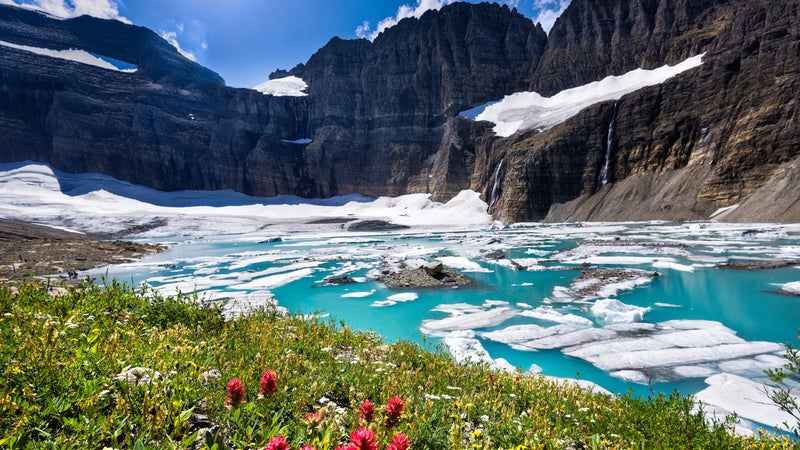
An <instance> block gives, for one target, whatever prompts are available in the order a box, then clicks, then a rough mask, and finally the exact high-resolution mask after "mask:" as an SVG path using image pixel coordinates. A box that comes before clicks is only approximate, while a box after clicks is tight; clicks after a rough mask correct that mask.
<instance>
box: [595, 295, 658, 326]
mask: <svg viewBox="0 0 800 450" xmlns="http://www.w3.org/2000/svg"><path fill="white" fill-rule="evenodd" d="M591 311H592V314H594V315H595V317H597V318H598V319H600V321H602V322H603V323H630V322H641V321H642V319H643V318H644V314H645V313H646V312H649V311H650V308H649V307H640V306H633V305H626V304H625V303H622V302H621V301H619V300H615V299H610V298H607V299H604V300H598V301H596V302H595V303H594V305H592V308H591Z"/></svg>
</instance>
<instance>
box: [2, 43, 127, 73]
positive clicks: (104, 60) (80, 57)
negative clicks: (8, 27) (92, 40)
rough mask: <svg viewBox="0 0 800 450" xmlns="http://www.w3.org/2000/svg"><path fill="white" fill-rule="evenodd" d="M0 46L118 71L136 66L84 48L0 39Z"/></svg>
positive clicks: (124, 70)
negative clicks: (58, 47)
mask: <svg viewBox="0 0 800 450" xmlns="http://www.w3.org/2000/svg"><path fill="white" fill-rule="evenodd" d="M0 46H4V47H9V48H14V49H17V50H25V51H27V52H31V53H36V54H37V55H43V56H49V57H51V58H58V59H65V60H67V61H75V62H79V63H81V64H88V65H90V66H95V67H100V68H102V69H107V70H116V71H119V72H129V73H132V72H136V66H135V65H133V64H129V63H125V62H123V61H118V60H115V59H113V58H109V57H105V56H99V55H94V54H92V53H89V52H87V51H85V50H78V49H69V50H52V49H49V48H41V47H31V46H29V45H18V44H13V43H11V42H6V41H0Z"/></svg>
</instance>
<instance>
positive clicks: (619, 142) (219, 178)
mask: <svg viewBox="0 0 800 450" xmlns="http://www.w3.org/2000/svg"><path fill="white" fill-rule="evenodd" d="M798 9H800V7H799V6H798V2H797V0H776V1H771V2H769V3H768V4H766V3H764V2H757V1H752V0H727V1H711V0H701V1H688V0H637V1H633V2H631V1H626V0H614V1H608V2H595V1H591V0H573V1H572V4H571V5H570V7H569V8H568V9H567V10H566V12H565V13H564V15H563V16H562V17H561V18H559V20H558V21H557V22H556V24H555V26H554V27H553V29H552V31H551V32H550V35H549V38H548V37H547V36H546V35H545V34H544V32H543V31H542V29H541V27H538V26H535V25H534V24H533V23H531V21H530V20H528V19H526V18H524V17H522V16H521V15H519V14H517V13H516V12H515V11H512V10H509V9H508V8H507V7H500V6H498V5H490V4H479V5H471V4H466V3H455V4H452V5H450V6H447V7H445V8H442V9H441V10H440V11H438V12H436V11H431V12H428V13H426V14H425V15H423V16H422V17H421V18H420V19H407V20H403V21H401V22H400V23H399V24H398V25H397V26H395V27H393V28H391V29H389V30H387V31H386V32H384V33H383V34H382V35H381V36H379V37H378V38H377V39H375V41H374V42H369V41H366V40H342V39H338V38H334V39H332V40H331V41H330V42H329V43H328V44H327V45H326V46H324V47H323V48H321V49H320V50H319V51H318V52H317V53H316V54H314V55H313V56H312V57H311V58H310V60H309V61H308V62H307V63H306V64H303V65H299V66H298V67H296V68H295V69H292V71H290V72H287V73H290V74H292V75H296V76H299V77H301V78H303V79H304V80H305V81H306V82H307V83H308V85H309V88H308V94H309V95H308V96H307V97H273V96H265V95H262V94H261V93H259V92H256V91H252V90H248V89H232V88H227V87H225V86H224V83H223V81H222V80H221V79H220V78H219V76H218V75H216V74H214V73H213V72H211V71H209V70H208V69H205V68H203V67H201V66H199V65H197V64H194V63H192V62H190V61H187V60H185V59H184V58H182V57H181V56H180V55H179V54H178V53H177V52H176V51H175V50H174V49H173V48H172V47H170V46H169V45H168V44H167V43H165V42H164V41H163V40H161V39H160V38H159V37H158V36H156V35H155V34H153V33H152V32H150V31H149V30H146V29H143V28H140V27H133V26H129V25H125V24H122V23H119V22H113V21H102V20H98V19H92V18H89V17H81V18H77V19H71V20H63V21H61V20H53V19H49V18H47V17H44V16H42V15H40V14H37V13H33V12H30V11H25V10H21V9H19V8H14V7H8V6H3V5H0V40H3V41H7V42H13V43H15V44H20V45H31V46H38V47H46V48H57V49H66V48H71V47H76V48H82V49H85V50H88V51H91V52H95V53H98V54H102V55H105V56H109V57H112V58H115V59H119V60H123V61H126V62H129V63H133V64H136V65H137V66H138V69H139V70H138V71H137V72H135V73H132V74H131V73H121V72H116V71H110V70H104V69H100V68H95V67H91V66H86V65H83V64H79V63H73V62H64V61H61V60H58V63H57V64H54V61H53V59H52V58H49V57H46V56H40V55H36V54H33V53H30V52H26V51H24V50H17V49H13V48H9V47H4V46H0V159H2V160H5V161H12V160H22V159H35V160H39V161H44V162H48V163H51V164H53V165H54V166H56V167H58V168H60V169H63V170H68V171H97V172H104V173H108V174H110V175H113V176H115V177H118V178H121V179H125V180H129V181H132V182H136V183H141V184H145V185H149V186H152V187H156V188H159V189H168V190H175V189H221V188H232V189H236V190H238V191H241V192H245V193H248V194H255V195H263V196H271V195H277V194H296V195H301V196H306V197H327V196H333V195H340V194H349V193H353V192H360V193H362V194H366V195H375V196H377V195H400V194H405V193H410V192H429V193H431V194H433V196H434V198H435V199H437V200H447V199H449V198H450V197H452V196H453V195H455V194H456V193H457V192H458V191H460V190H462V189H467V188H471V189H474V190H477V191H479V192H481V193H482V194H483V196H484V199H485V200H486V202H487V203H489V204H490V210H491V212H492V213H493V214H494V215H495V217H497V218H498V219H500V220H503V221H507V222H511V221H529V220H543V219H544V220H548V221H560V220H634V219H702V218H707V217H708V216H709V215H710V214H711V213H713V212H714V211H715V210H716V209H718V208H720V207H726V206H732V205H736V204H739V205H740V206H739V207H738V209H736V210H734V211H733V212H730V214H729V215H728V216H727V217H726V219H731V220H781V221H797V220H800V204H798V202H800V200H798V199H800V186H798V183H795V182H794V181H796V180H795V178H796V174H797V168H798V165H800V131H799V130H800V126H798V111H799V110H800V105H798V99H797V98H798V95H797V93H798V92H800V30H798V28H799V27H800V26H799V25H798V24H799V23H800V20H798V19H800V17H798V15H799V14H798ZM702 52H705V57H704V63H703V65H702V66H701V67H699V68H697V69H693V70H691V71H689V72H686V73H684V74H681V75H680V76H677V77H675V78H673V79H671V80H669V81H668V82H666V83H663V84H661V85H658V86H653V87H650V88H645V89H641V90H639V91H636V92H634V93H632V94H628V95H626V96H624V97H622V98H621V99H620V100H619V101H617V102H613V101H612V102H606V103H603V104H597V105H594V106H591V107H589V108H586V109H585V110H583V111H582V112H581V113H579V114H578V115H577V116H574V117H573V118H571V119H569V120H567V121H566V122H564V123H562V124H560V125H557V126H555V127H554V128H552V129H550V130H547V131H544V132H536V131H528V132H521V133H517V134H515V135H512V136H510V137H508V138H499V137H497V136H495V135H494V133H493V132H492V131H491V125H490V124H488V123H486V122H473V121H470V120H467V119H464V118H461V117H458V116H457V114H458V112H459V111H463V110H465V109H468V108H470V107H472V106H475V105H478V104H481V103H484V102H486V101H489V100H496V99H499V98H501V97H502V96H503V95H505V94H510V93H513V92H515V91H521V90H527V89H533V90H536V91H538V92H541V93H543V94H547V95H550V94H553V93H556V92H558V91H560V90H562V89H564V88H569V87H573V86H576V85H580V84H584V83H586V82H589V81H594V80H598V79H601V78H603V77H605V76H607V75H611V74H614V75H619V74H622V73H624V72H627V71H629V70H632V69H635V68H639V67H643V68H655V67H659V66H662V65H664V64H666V63H668V64H674V63H676V62H679V61H682V60H684V59H685V58H687V57H690V56H694V55H696V54H699V53H702ZM612 117H613V118H614V120H613V127H610V124H611V123H612ZM609 128H611V136H612V139H611V140H610V149H609V144H608V143H609V139H608V137H609ZM300 138H311V139H312V140H313V141H312V142H311V143H310V144H307V145H305V144H303V145H300V144H295V143H290V142H287V141H292V140H297V139H300ZM607 154H608V156H609V164H608V171H607V176H605V179H604V177H603V175H602V174H601V172H602V171H603V166H604V165H605V161H606V155H607Z"/></svg>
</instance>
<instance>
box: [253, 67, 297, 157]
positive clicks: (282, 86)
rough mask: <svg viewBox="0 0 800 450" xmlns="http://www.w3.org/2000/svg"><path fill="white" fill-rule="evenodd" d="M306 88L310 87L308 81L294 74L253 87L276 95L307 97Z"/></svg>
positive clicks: (264, 92)
mask: <svg viewBox="0 0 800 450" xmlns="http://www.w3.org/2000/svg"><path fill="white" fill-rule="evenodd" d="M306 88H308V85H307V84H306V82H305V81H303V79H302V78H300V77H296V76H294V75H291V76H288V77H284V78H275V79H272V80H267V81H265V82H263V83H261V84H259V85H258V86H255V87H253V89H255V90H256V91H259V92H261V93H263V94H266V95H274V96H276V97H305V96H306V95H308V94H307V93H306V92H303V91H305V90H306ZM292 143H296V144H299V143H301V142H297V141H295V142H292Z"/></svg>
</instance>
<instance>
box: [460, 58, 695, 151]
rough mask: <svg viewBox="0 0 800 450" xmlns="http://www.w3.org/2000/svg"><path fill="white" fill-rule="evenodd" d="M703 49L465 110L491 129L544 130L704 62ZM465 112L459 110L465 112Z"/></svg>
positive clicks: (507, 131)
mask: <svg viewBox="0 0 800 450" xmlns="http://www.w3.org/2000/svg"><path fill="white" fill-rule="evenodd" d="M704 55H705V53H703V54H700V55H697V56H693V57H691V58H688V59H686V60H685V61H683V62H681V63H679V64H677V65H675V66H667V65H665V66H662V67H659V68H657V69H653V70H645V69H636V70H632V71H630V72H628V73H626V74H624V75H619V76H608V77H606V78H603V79H602V80H600V81H595V82H592V83H589V84H585V85H583V86H578V87H575V88H571V89H565V90H563V91H561V92H559V93H558V94H556V95H554V96H552V97H542V96H541V95H539V94H538V93H536V92H517V93H516V94H511V95H507V96H505V97H504V98H503V99H502V100H500V101H499V102H490V103H488V104H487V105H486V106H485V108H484V109H483V111H482V112H480V113H478V114H475V113H476V112H477V110H478V109H479V108H473V109H471V110H469V111H466V112H465V113H466V115H467V116H469V117H470V118H471V117H472V116H474V117H475V120H487V121H489V122H494V124H495V127H494V132H495V133H497V135H498V136H502V137H508V136H511V135H512V134H514V133H516V132H519V131H526V130H531V129H535V130H539V131H543V130H547V129H550V128H552V127H554V126H556V125H558V124H560V123H562V122H564V121H566V120H567V119H569V118H570V117H572V116H574V115H576V114H578V113H579V112H580V111H581V110H583V109H584V108H586V107H589V106H591V105H594V104H597V103H601V102H605V101H609V100H619V99H620V98H621V97H622V96H623V95H625V94H630V93H631V92H634V91H637V90H639V89H642V88H644V87H648V86H655V85H657V84H661V83H663V82H665V81H667V80H668V79H670V78H672V77H674V76H676V75H678V74H681V73H683V72H685V71H687V70H689V69H693V68H695V67H698V66H700V65H701V64H702V63H703V56H704ZM465 113H462V115H464V114H465Z"/></svg>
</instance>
